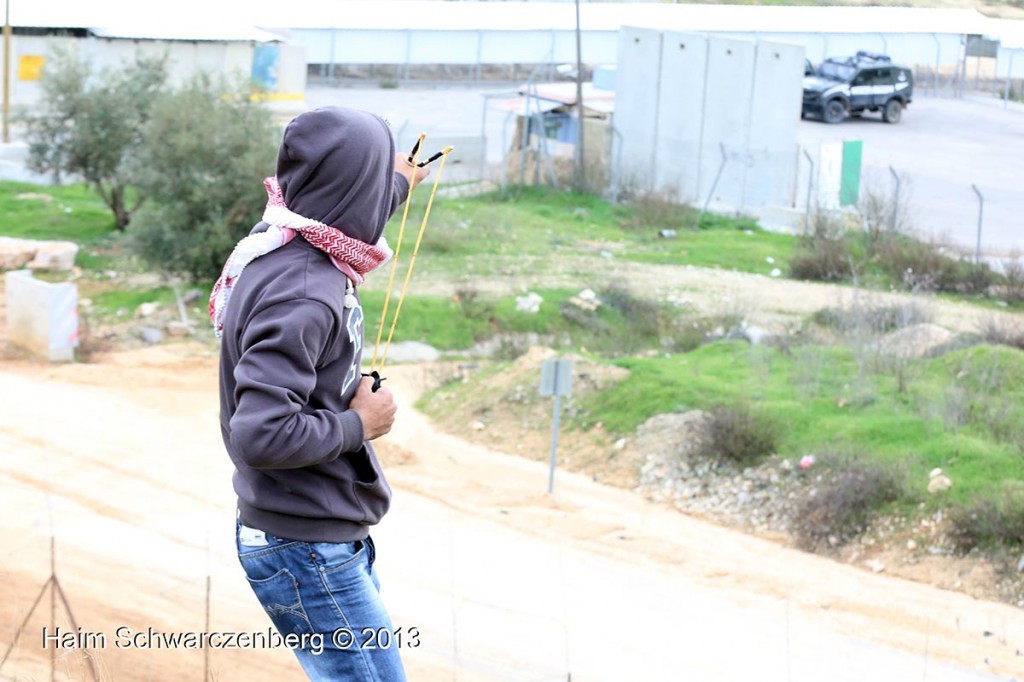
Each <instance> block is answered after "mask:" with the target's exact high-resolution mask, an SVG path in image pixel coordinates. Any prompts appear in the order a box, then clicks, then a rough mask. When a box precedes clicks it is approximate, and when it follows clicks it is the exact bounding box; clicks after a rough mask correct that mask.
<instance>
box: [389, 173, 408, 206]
mask: <svg viewBox="0 0 1024 682" xmlns="http://www.w3.org/2000/svg"><path fill="white" fill-rule="evenodd" d="M408 196H409V180H408V179H406V177H405V176H404V175H402V174H401V173H399V172H398V171H395V179H394V187H393V189H392V191H391V215H394V213H395V210H397V209H398V207H399V206H401V205H402V204H403V203H405V200H406V198H407V197H408Z"/></svg>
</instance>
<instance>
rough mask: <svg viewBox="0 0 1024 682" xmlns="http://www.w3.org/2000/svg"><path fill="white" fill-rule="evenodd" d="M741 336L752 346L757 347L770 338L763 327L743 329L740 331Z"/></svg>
mask: <svg viewBox="0 0 1024 682" xmlns="http://www.w3.org/2000/svg"><path fill="white" fill-rule="evenodd" d="M738 335H739V336H741V337H743V338H744V339H746V340H747V341H748V342H750V344H751V345H753V346H756V345H758V344H760V343H761V342H762V341H764V339H765V337H767V336H768V332H767V331H765V330H764V329H762V328H761V327H756V326H752V327H743V328H742V329H740V330H739V334H738Z"/></svg>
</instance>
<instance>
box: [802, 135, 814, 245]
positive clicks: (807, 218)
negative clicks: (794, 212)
mask: <svg viewBox="0 0 1024 682" xmlns="http://www.w3.org/2000/svg"><path fill="white" fill-rule="evenodd" d="M804 156H805V157H806V158H807V163H809V164H811V168H810V170H808V171H807V206H805V207H804V236H805V237H806V236H807V228H808V227H810V225H811V187H813V186H814V159H813V158H811V155H810V154H809V153H808V152H807V150H806V149H805V150H804Z"/></svg>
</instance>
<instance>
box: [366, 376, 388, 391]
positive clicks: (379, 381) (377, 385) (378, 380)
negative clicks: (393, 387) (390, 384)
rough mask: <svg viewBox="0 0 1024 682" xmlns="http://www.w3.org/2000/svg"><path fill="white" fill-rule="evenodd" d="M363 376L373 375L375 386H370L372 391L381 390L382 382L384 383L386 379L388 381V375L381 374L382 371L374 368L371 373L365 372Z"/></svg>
mask: <svg viewBox="0 0 1024 682" xmlns="http://www.w3.org/2000/svg"><path fill="white" fill-rule="evenodd" d="M363 376H364V377H373V386H371V387H370V392H371V393H376V392H377V391H379V390H380V385H381V384H382V383H384V382H385V381H387V377H382V376H381V375H380V372H378V371H377V370H373V371H372V372H370V373H369V374H366V373H364V374H363Z"/></svg>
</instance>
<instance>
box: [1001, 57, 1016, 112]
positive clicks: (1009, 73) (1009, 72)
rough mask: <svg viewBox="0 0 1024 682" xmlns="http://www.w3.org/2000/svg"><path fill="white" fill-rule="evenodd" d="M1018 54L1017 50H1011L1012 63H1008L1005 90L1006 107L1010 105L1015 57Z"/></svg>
mask: <svg viewBox="0 0 1024 682" xmlns="http://www.w3.org/2000/svg"><path fill="white" fill-rule="evenodd" d="M1016 54H1017V51H1016V50H1010V63H1009V64H1007V65H1006V90H1004V91H1003V108H1004V109H1006V108H1008V107H1009V106H1010V84H1011V83H1013V58H1014V57H1015V56H1016Z"/></svg>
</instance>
